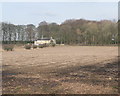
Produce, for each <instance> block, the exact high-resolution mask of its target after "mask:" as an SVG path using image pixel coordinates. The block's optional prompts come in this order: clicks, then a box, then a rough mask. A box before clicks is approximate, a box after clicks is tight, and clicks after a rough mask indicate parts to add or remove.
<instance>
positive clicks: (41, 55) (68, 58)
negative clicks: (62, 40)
mask: <svg viewBox="0 0 120 96" xmlns="http://www.w3.org/2000/svg"><path fill="white" fill-rule="evenodd" d="M2 56H3V57H2V58H3V65H2V68H3V70H2V76H3V77H2V78H3V82H2V86H3V88H2V90H3V94H10V93H11V94H13V93H14V94H49V93H51V94H116V93H118V92H117V90H118V85H117V82H118V75H117V73H118V70H117V62H118V61H117V60H118V47H111V46H56V47H46V48H43V49H42V48H38V49H31V50H26V49H24V48H22V47H16V48H15V49H14V51H9V52H7V51H2Z"/></svg>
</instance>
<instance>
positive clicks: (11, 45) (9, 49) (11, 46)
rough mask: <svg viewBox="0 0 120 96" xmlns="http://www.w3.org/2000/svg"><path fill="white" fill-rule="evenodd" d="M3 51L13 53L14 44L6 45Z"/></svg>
mask: <svg viewBox="0 0 120 96" xmlns="http://www.w3.org/2000/svg"><path fill="white" fill-rule="evenodd" d="M3 49H4V50H6V51H13V49H14V45H13V44H5V45H3Z"/></svg>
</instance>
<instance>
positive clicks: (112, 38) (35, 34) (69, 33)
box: [1, 19, 118, 45]
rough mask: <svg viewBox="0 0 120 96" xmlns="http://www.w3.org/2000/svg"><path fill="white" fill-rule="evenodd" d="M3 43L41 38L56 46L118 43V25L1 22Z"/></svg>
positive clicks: (107, 22) (109, 22) (103, 22)
mask: <svg viewBox="0 0 120 96" xmlns="http://www.w3.org/2000/svg"><path fill="white" fill-rule="evenodd" d="M1 25H2V26H1V27H2V28H1V30H2V31H1V32H2V36H1V37H2V42H3V43H25V42H26V43H28V42H33V41H34V40H37V39H40V38H41V37H42V36H43V37H49V38H50V37H53V38H54V39H55V40H56V42H57V43H58V44H61V43H62V44H71V45H72V44H79V45H106V44H117V43H118V23H117V22H115V21H111V20H101V21H91V20H85V19H77V20H76V19H69V20H66V21H64V22H63V23H61V24H57V23H47V22H46V21H43V22H40V23H39V24H38V26H35V25H33V24H28V25H14V24H11V23H6V22H2V24H1Z"/></svg>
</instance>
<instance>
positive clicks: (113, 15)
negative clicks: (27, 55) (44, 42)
mask: <svg viewBox="0 0 120 96" xmlns="http://www.w3.org/2000/svg"><path fill="white" fill-rule="evenodd" d="M81 18H83V19H88V20H103V19H107V20H113V19H116V20H117V19H118V2H56V3H55V2H34V3H33V2H22V3H21V2H16V3H15V2H6V3H2V21H7V22H11V23H13V24H35V25H38V23H40V22H41V21H47V22H48V23H51V22H56V23H58V24H60V23H62V22H63V21H65V20H66V19H81Z"/></svg>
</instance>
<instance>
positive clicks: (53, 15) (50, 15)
mask: <svg viewBox="0 0 120 96" xmlns="http://www.w3.org/2000/svg"><path fill="white" fill-rule="evenodd" d="M44 15H45V16H47V17H55V16H57V14H55V13H52V12H45V13H44Z"/></svg>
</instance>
